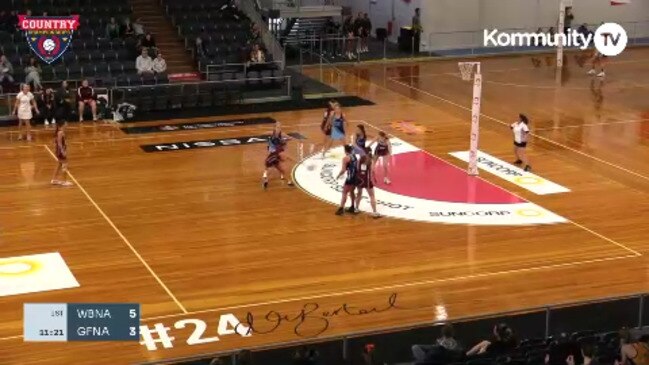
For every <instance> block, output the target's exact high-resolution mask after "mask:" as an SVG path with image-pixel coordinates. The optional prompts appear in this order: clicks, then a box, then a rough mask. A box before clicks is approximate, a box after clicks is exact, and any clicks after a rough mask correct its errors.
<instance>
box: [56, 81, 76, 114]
mask: <svg viewBox="0 0 649 365" xmlns="http://www.w3.org/2000/svg"><path fill="white" fill-rule="evenodd" d="M55 101H56V110H55V112H54V118H55V119H56V120H58V121H59V123H65V122H67V121H68V120H70V113H71V112H72V93H70V90H69V89H68V82H67V81H63V82H61V87H60V88H59V89H58V90H57V91H56V98H55Z"/></svg>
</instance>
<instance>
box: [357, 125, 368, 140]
mask: <svg viewBox="0 0 649 365" xmlns="http://www.w3.org/2000/svg"><path fill="white" fill-rule="evenodd" d="M357 127H358V129H360V130H361V133H363V137H367V133H365V126H364V125H362V124H359V125H357Z"/></svg>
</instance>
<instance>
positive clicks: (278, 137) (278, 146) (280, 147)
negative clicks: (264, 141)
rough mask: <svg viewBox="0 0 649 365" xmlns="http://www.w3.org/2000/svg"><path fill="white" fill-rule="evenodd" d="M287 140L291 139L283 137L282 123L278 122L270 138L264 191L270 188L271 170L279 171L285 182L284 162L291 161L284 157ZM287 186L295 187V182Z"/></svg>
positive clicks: (263, 183) (263, 182) (263, 181)
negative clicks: (269, 177) (269, 175)
mask: <svg viewBox="0 0 649 365" xmlns="http://www.w3.org/2000/svg"><path fill="white" fill-rule="evenodd" d="M287 139H289V137H285V136H284V135H282V125H281V123H280V122H276V123H275V128H274V129H273V133H272V134H271V135H270V138H268V156H266V161H265V162H264V164H265V168H264V175H263V178H262V186H263V188H264V190H265V189H267V188H268V169H269V168H275V169H276V170H277V171H279V174H280V175H279V176H280V179H282V180H284V175H285V174H286V170H285V169H284V166H283V165H282V162H284V161H286V160H290V159H291V158H290V157H289V156H285V155H284V151H285V149H286V140H287ZM287 184H288V185H289V186H293V182H292V181H291V180H289V181H288V183H287Z"/></svg>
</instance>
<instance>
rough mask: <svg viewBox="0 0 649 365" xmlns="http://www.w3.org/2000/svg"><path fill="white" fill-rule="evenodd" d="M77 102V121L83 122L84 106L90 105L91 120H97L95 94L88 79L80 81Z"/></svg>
mask: <svg viewBox="0 0 649 365" xmlns="http://www.w3.org/2000/svg"><path fill="white" fill-rule="evenodd" d="M77 104H78V105H79V122H83V112H84V110H85V108H86V106H90V110H91V111H92V120H93V121H96V120H97V94H96V93H95V89H93V88H92V87H91V86H90V85H89V84H88V80H87V79H84V80H83V81H81V86H79V88H78V89H77Z"/></svg>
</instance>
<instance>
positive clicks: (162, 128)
mask: <svg viewBox="0 0 649 365" xmlns="http://www.w3.org/2000/svg"><path fill="white" fill-rule="evenodd" d="M275 122H276V120H275V119H273V118H248V119H229V120H218V121H213V122H195V123H179V124H162V125H150V126H142V127H124V128H120V129H121V130H122V131H124V133H127V134H145V133H159V132H176V131H193V130H197V129H214V128H227V127H241V126H244V127H245V126H248V125H259V124H274V123H275Z"/></svg>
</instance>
